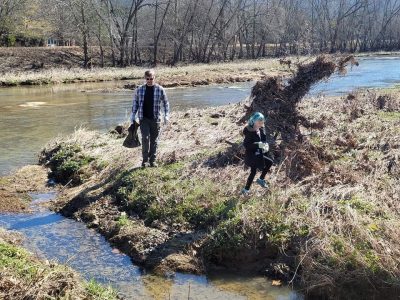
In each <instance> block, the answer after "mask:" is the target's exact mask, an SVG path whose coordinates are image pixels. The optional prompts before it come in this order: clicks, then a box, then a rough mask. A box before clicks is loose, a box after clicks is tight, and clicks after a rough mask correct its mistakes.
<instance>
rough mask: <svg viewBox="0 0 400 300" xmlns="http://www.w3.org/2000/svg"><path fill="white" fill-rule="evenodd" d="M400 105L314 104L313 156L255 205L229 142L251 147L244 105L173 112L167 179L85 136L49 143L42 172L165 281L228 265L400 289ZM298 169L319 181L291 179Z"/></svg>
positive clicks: (369, 97)
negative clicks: (166, 276) (49, 172)
mask: <svg viewBox="0 0 400 300" xmlns="http://www.w3.org/2000/svg"><path fill="white" fill-rule="evenodd" d="M393 95H394V96H392V97H391V98H390V99H389V100H387V101H386V104H385V105H384V107H383V109H377V103H378V95H376V94H375V93H374V92H372V93H371V92H369V93H360V94H358V95H355V98H354V99H352V98H351V97H350V98H349V99H344V98H343V99H339V98H322V99H321V98H320V99H314V100H305V101H304V102H303V104H302V107H300V110H301V112H302V114H303V115H304V116H305V117H306V118H307V119H308V120H310V121H311V123H312V124H315V126H314V129H312V128H303V129H302V130H303V132H304V134H305V135H306V140H307V142H309V143H310V144H311V145H312V146H313V147H312V149H311V148H310V149H304V148H302V147H300V148H299V149H297V150H296V151H297V152H295V153H294V154H295V155H292V156H291V157H292V158H293V159H292V160H291V161H287V160H285V161H284V162H282V163H281V164H278V165H277V166H275V167H274V169H273V171H272V174H270V175H269V179H270V182H271V189H270V190H269V191H264V190H262V189H261V188H259V187H257V186H254V187H253V189H252V194H251V196H250V197H249V198H243V197H241V196H239V193H238V192H239V190H240V188H241V187H242V185H243V184H244V181H245V178H246V176H247V171H246V170H244V169H243V165H242V162H241V159H240V158H239V157H238V156H240V153H238V152H237V151H233V150H232V147H231V146H229V145H228V144H226V143H225V140H229V141H232V142H237V143H240V142H241V139H242V138H241V136H240V130H241V126H238V125H236V123H235V122H236V121H237V120H238V119H239V118H240V117H241V116H242V115H243V112H244V110H243V106H242V105H240V104H238V105H231V106H226V107H221V108H218V109H215V108H212V109H208V110H195V109H193V110H191V111H188V112H186V113H175V114H173V115H172V120H173V123H172V125H171V126H170V127H167V128H164V129H163V132H162V138H161V144H160V161H161V163H162V165H161V166H160V167H159V168H157V169H145V170H141V169H138V168H137V166H138V165H139V164H140V149H134V150H128V149H124V148H123V147H122V146H121V144H122V139H120V138H118V136H116V135H102V134H99V133H96V132H88V131H85V130H79V131H77V132H75V133H74V134H73V135H71V136H69V137H65V138H63V139H59V140H55V141H53V142H51V143H49V144H48V145H47V146H46V148H45V149H44V152H43V158H42V162H43V163H45V162H47V164H48V165H49V166H51V167H52V169H53V172H54V173H57V172H60V171H62V172H67V173H65V174H64V175H61V176H64V177H65V176H67V177H68V178H67V179H64V181H65V182H70V184H72V185H74V186H70V187H69V188H68V189H66V190H65V191H64V194H63V195H62V196H61V197H60V198H59V200H58V202H57V204H56V206H57V207H58V209H60V211H61V212H62V213H64V214H65V215H68V216H74V217H75V218H78V219H81V220H84V221H85V222H87V223H88V224H89V226H92V227H96V228H98V229H99V231H100V232H102V233H103V234H105V235H106V236H107V237H108V238H109V239H110V240H111V242H113V243H115V244H116V245H117V246H119V247H120V248H121V249H122V250H123V251H125V252H126V253H128V254H129V255H131V256H132V257H133V258H134V260H135V261H136V262H138V263H142V264H143V265H145V266H147V267H149V268H153V269H155V270H156V271H160V272H164V271H165V270H168V269H174V270H182V271H189V272H202V271H204V269H206V270H207V269H209V268H211V267H213V266H215V265H219V266H220V265H223V266H225V267H228V268H231V269H245V270H247V271H253V272H262V273H264V274H267V275H270V276H273V277H279V278H282V279H285V280H288V281H289V280H291V279H293V278H295V279H296V280H297V281H299V282H301V283H302V285H303V286H304V287H306V288H307V289H308V290H309V291H311V292H312V291H314V292H317V293H320V292H321V293H330V294H331V295H332V293H333V292H334V291H338V290H337V289H335V287H340V288H344V287H346V286H347V287H350V288H352V289H356V288H357V287H360V288H361V287H362V288H363V289H364V288H367V289H368V288H371V287H372V286H375V287H391V288H393V287H395V286H398V285H399V284H400V282H399V278H400V269H399V263H400V261H399V257H400V244H399V243H400V242H399V240H398V236H399V235H400V221H399V220H400V218H399V217H400V216H399V211H400V210H399V209H400V207H399V195H400V190H399V182H398V178H399V176H400V169H399V165H400V162H399V155H400V153H399V149H400V140H399V134H400V123H399V122H400V115H399V114H400V113H399V96H398V94H396V93H394V94H393ZM389 107H391V108H390V110H392V111H387V110H388V109H389ZM216 112H218V113H219V114H220V115H221V116H222V117H219V118H213V117H212V115H213V114H215V113H216ZM305 145H307V144H305ZM233 148H235V147H233ZM71 149H72V150H71ZM292 154H293V153H292ZM309 156H311V157H312V158H313V160H312V161H313V162H314V164H313V165H312V166H307V163H308V161H309V160H308V157H309ZM295 164H298V165H300V166H302V167H304V168H310V170H311V175H309V176H307V177H306V178H304V179H303V180H302V181H297V182H292V181H290V180H289V179H288V177H287V176H286V171H288V170H289V169H291V168H292V167H293V165H295ZM69 166H73V168H69ZM68 172H69V173H68ZM57 174H59V173H57ZM70 179H72V181H70ZM366 292H367V293H369V290H366ZM357 293H358V291H357Z"/></svg>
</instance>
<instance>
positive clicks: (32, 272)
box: [0, 228, 119, 300]
mask: <svg viewBox="0 0 400 300" xmlns="http://www.w3.org/2000/svg"><path fill="white" fill-rule="evenodd" d="M22 240H23V237H22V236H21V235H20V234H18V233H15V232H12V231H6V230H4V229H2V228H0V298H1V299H5V300H7V299H9V300H22V299H85V300H113V299H119V298H118V296H117V293H116V292H115V291H114V290H112V289H111V288H106V287H102V286H100V285H99V284H97V283H96V282H94V281H90V282H86V281H85V280H83V279H82V278H81V277H80V276H79V275H78V274H77V273H76V272H74V271H72V270H71V269H70V268H68V267H65V266H61V265H58V264H56V263H54V262H50V261H47V260H40V259H38V258H36V257H35V256H34V255H33V254H31V253H29V252H27V251H26V250H24V249H23V248H22V247H21V246H20V245H21V242H22Z"/></svg>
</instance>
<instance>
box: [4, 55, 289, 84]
mask: <svg viewBox="0 0 400 300" xmlns="http://www.w3.org/2000/svg"><path fill="white" fill-rule="evenodd" d="M145 70H146V68H145V67H128V68H110V67H108V68H93V69H90V70H85V69H82V68H69V69H67V68H50V69H45V70H39V71H27V70H24V71H10V72H7V73H4V74H2V75H1V76H0V85H5V86H13V85H21V84H29V85H31V84H50V83H69V82H96V81H110V80H131V81H133V83H139V82H142V81H143V76H144V75H143V74H144V71H145ZM155 70H156V72H157V78H158V81H159V82H160V83H161V84H163V85H165V86H177V85H204V84H210V83H224V82H237V81H248V80H254V79H260V78H262V77H263V76H266V75H269V76H270V75H277V74H286V73H287V68H285V67H283V66H281V65H279V62H278V60H276V59H261V60H243V61H236V62H230V63H213V64H197V65H182V66H179V67H165V66H160V67H157V68H156V69H155ZM200 78H201V79H200Z"/></svg>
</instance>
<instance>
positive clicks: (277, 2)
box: [0, 0, 400, 67]
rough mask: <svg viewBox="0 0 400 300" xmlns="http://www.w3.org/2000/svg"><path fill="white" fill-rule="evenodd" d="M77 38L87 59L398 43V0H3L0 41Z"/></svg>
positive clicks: (237, 55)
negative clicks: (95, 54) (97, 51)
mask: <svg viewBox="0 0 400 300" xmlns="http://www.w3.org/2000/svg"><path fill="white" fill-rule="evenodd" d="M48 38H53V39H57V40H60V41H63V40H74V41H76V45H79V46H81V47H82V48H83V50H84V54H85V59H84V60H85V61H84V63H83V66H84V67H90V66H91V62H90V56H91V53H90V52H91V50H90V49H91V47H99V48H100V53H101V64H100V66H104V65H109V66H121V67H124V66H129V65H138V64H142V63H145V62H151V63H153V64H157V63H164V64H168V65H174V64H176V63H178V62H198V63H208V62H211V61H222V60H224V61H225V60H234V59H241V58H247V59H249V58H250V59H254V58H260V57H267V56H286V55H308V54H318V53H336V52H352V53H353V52H367V51H381V50H383V51H393V50H399V49H400V0H305V1H300V0H207V1H195V0H68V1H60V0H34V1H27V0H3V1H1V2H0V43H1V45H2V46H43V45H45V43H46V40H47V39H48Z"/></svg>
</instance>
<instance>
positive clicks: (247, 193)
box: [240, 188, 250, 196]
mask: <svg viewBox="0 0 400 300" xmlns="http://www.w3.org/2000/svg"><path fill="white" fill-rule="evenodd" d="M240 194H242V195H243V196H248V195H249V194H250V190H248V189H246V188H244V189H242V190H241V192H240Z"/></svg>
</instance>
